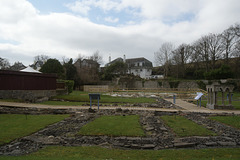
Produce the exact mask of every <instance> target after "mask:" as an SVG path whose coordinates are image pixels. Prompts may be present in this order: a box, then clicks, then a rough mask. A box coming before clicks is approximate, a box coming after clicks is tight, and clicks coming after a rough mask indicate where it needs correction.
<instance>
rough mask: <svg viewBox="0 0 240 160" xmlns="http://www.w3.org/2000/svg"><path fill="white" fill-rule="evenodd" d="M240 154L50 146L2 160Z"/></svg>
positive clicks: (232, 154)
mask: <svg viewBox="0 0 240 160" xmlns="http://www.w3.org/2000/svg"><path fill="white" fill-rule="evenodd" d="M239 153H240V148H218V149H200V150H194V149H181V150H180V149H179V150H159V151H153V150H151V151H150V150H120V149H106V148H101V147H95V146H94V147H61V146H49V147H47V148H44V149H41V150H40V151H38V152H35V153H32V154H30V155H26V156H19V157H13V156H12V157H10V156H9V157H8V156H0V160H43V159H48V160H59V159H61V160H80V159H81V160H113V159H114V160H127V159H129V160H183V159H184V160H213V159H214V160H229V159H232V160H233V159H234V160H237V159H240V154H239Z"/></svg>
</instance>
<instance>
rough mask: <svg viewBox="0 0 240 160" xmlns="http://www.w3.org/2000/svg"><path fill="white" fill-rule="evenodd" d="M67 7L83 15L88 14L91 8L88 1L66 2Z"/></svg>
mask: <svg viewBox="0 0 240 160" xmlns="http://www.w3.org/2000/svg"><path fill="white" fill-rule="evenodd" d="M66 7H68V8H69V9H70V10H72V11H73V12H77V13H80V14H83V15H87V14H88V12H89V10H90V9H91V8H90V6H89V4H88V3H84V2H80V1H76V2H75V3H69V4H66Z"/></svg>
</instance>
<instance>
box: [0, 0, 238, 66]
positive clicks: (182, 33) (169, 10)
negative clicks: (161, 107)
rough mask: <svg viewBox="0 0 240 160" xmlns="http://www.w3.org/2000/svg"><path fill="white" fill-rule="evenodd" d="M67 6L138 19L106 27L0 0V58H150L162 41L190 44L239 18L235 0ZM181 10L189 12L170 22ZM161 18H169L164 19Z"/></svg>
mask: <svg viewBox="0 0 240 160" xmlns="http://www.w3.org/2000/svg"><path fill="white" fill-rule="evenodd" d="M68 7H69V8H71V9H72V10H75V11H76V12H79V13H80V14H81V15H84V16H87V15H88V14H89V11H91V9H92V8H93V7H98V8H101V9H102V10H103V11H104V12H108V11H111V10H116V11H117V12H119V13H120V12H121V11H122V10H124V9H130V10H131V8H132V12H129V14H138V16H140V18H141V21H140V22H136V21H131V22H129V23H126V24H122V25H118V26H117V27H110V26H105V25H99V24H95V23H93V22H91V21H90V19H88V18H87V17H86V18H83V17H80V16H76V15H73V14H70V13H50V14H45V15H42V14H40V13H39V11H38V10H37V9H36V8H34V7H33V6H32V5H31V4H30V3H29V2H28V1H26V0H18V1H16V0H1V1H0V10H1V14H0V40H1V41H4V40H5V42H1V41H0V54H1V57H4V58H7V59H9V60H11V61H16V59H18V60H19V61H22V62H25V65H28V64H30V63H31V62H32V61H33V57H34V56H36V55H38V54H48V55H49V56H50V57H53V58H59V59H61V57H63V56H65V57H72V58H76V57H77V55H78V54H79V53H81V54H84V55H86V56H88V55H90V54H92V53H93V52H95V51H96V50H99V51H100V54H102V55H103V57H104V58H105V61H107V59H108V56H109V54H111V56H112V59H113V58H117V57H118V56H122V55H123V54H126V56H127V58H134V57H146V58H147V59H149V60H151V61H154V60H153V56H154V55H153V53H154V52H155V51H156V50H157V49H158V48H159V46H160V45H161V43H163V42H165V41H168V42H169V41H170V42H174V43H176V44H180V43H191V42H193V41H194V40H197V39H198V38H200V37H201V36H202V35H204V34H208V33H209V32H218V33H219V32H221V31H222V30H224V29H226V28H227V27H228V26H230V25H232V24H234V23H236V22H238V23H239V22H240V3H239V2H238V0H228V1H225V0H196V1H194V2H193V1H192V0H178V1H176V0H148V1H146V0H131V1H129V0H122V1H110V0H100V1H97V0H89V1H86V0H84V1H76V2H75V3H73V4H72V6H71V5H68ZM74 7H76V8H74ZM185 13H190V14H193V15H194V17H193V18H192V19H190V20H184V19H183V20H181V21H174V20H176V19H178V18H179V17H181V15H184V14H185ZM104 16H105V17H106V19H105V20H106V21H108V22H111V23H116V22H119V19H118V18H116V17H114V15H111V14H107V13H106V14H105V15H104ZM104 16H103V17H104ZM129 16H131V15H129ZM167 18H169V19H170V20H171V22H172V23H170V24H166V23H164V22H165V21H164V20H165V19H167ZM121 20H122V19H121ZM11 41H14V42H16V43H10V42H11ZM31 60H32V61H31ZM27 63H28V64H27Z"/></svg>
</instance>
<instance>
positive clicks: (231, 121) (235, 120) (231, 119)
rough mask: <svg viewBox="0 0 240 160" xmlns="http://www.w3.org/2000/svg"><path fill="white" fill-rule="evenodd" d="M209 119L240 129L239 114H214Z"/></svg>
mask: <svg viewBox="0 0 240 160" xmlns="http://www.w3.org/2000/svg"><path fill="white" fill-rule="evenodd" d="M210 119H212V120H215V121H218V122H221V123H225V124H227V125H230V126H232V127H235V128H238V129H240V116H215V117H210Z"/></svg>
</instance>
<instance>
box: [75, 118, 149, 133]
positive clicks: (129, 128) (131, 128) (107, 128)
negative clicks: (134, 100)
mask: <svg viewBox="0 0 240 160" xmlns="http://www.w3.org/2000/svg"><path fill="white" fill-rule="evenodd" d="M78 134H80V135H109V136H145V133H144V131H143V129H142V127H141V125H140V123H139V115H130V116H102V117H99V118H97V119H95V120H94V121H92V122H90V123H88V124H86V125H85V126H83V127H82V128H81V130H80V131H79V133H78Z"/></svg>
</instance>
